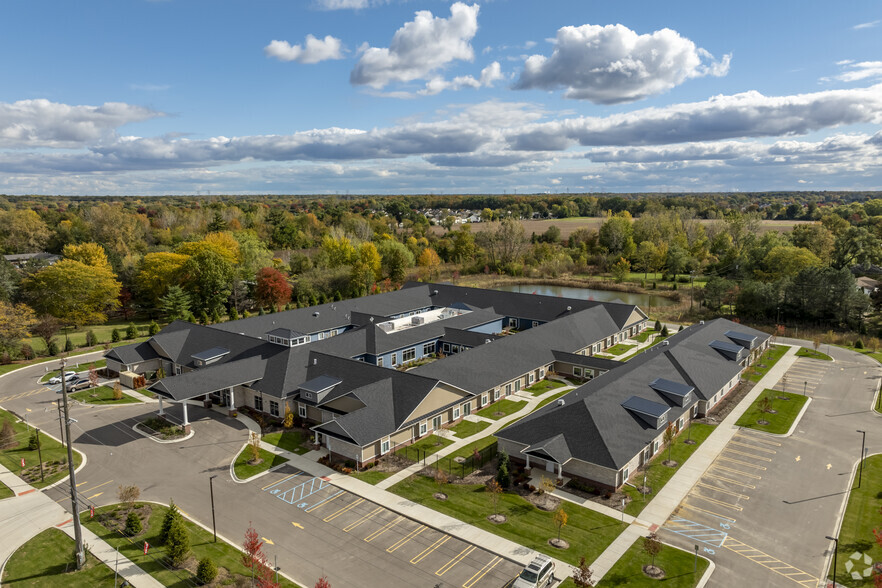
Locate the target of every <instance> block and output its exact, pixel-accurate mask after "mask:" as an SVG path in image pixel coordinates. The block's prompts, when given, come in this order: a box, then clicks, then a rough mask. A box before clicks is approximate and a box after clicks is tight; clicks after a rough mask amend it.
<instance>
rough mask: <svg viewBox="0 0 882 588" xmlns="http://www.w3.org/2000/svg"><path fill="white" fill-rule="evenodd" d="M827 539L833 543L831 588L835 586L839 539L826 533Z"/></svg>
mask: <svg viewBox="0 0 882 588" xmlns="http://www.w3.org/2000/svg"><path fill="white" fill-rule="evenodd" d="M827 539H829V540H830V541H833V542H834V543H835V545H834V547H833V588H836V552H837V551H839V539H837V538H836V537H831V536H830V535H827Z"/></svg>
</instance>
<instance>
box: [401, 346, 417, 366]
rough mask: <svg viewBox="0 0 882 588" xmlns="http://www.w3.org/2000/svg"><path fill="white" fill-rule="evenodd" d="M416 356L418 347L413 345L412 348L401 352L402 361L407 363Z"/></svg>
mask: <svg viewBox="0 0 882 588" xmlns="http://www.w3.org/2000/svg"><path fill="white" fill-rule="evenodd" d="M415 357H416V349H414V348H413V347H411V348H410V349H405V350H404V351H403V352H402V353H401V363H407V362H408V361H413V360H414V358H415Z"/></svg>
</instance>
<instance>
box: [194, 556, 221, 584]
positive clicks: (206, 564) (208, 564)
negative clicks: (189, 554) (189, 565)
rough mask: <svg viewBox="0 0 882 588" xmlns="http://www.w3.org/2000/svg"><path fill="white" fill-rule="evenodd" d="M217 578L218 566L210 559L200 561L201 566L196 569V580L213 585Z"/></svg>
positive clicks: (204, 558) (205, 558)
mask: <svg viewBox="0 0 882 588" xmlns="http://www.w3.org/2000/svg"><path fill="white" fill-rule="evenodd" d="M215 578H217V565H215V563H214V560H212V559H211V558H210V557H203V558H202V559H200V560H199V566H198V567H197V568H196V579H197V580H199V582H201V583H202V584H211V583H212V582H214V579H215Z"/></svg>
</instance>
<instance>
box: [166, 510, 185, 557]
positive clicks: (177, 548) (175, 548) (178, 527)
mask: <svg viewBox="0 0 882 588" xmlns="http://www.w3.org/2000/svg"><path fill="white" fill-rule="evenodd" d="M165 553H166V555H167V556H168V558H169V559H170V560H171V562H172V565H174V566H175V567H180V566H181V564H183V563H184V562H185V561H187V556H188V555H190V533H188V532H187V527H186V526H185V525H184V519H183V517H181V516H180V515H178V516H177V517H175V518H174V519H173V520H172V523H171V527H169V530H168V538H167V539H166V541H165Z"/></svg>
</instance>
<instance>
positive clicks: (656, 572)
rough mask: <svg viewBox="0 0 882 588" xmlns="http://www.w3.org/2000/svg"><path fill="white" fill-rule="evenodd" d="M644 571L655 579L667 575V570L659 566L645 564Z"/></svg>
mask: <svg viewBox="0 0 882 588" xmlns="http://www.w3.org/2000/svg"><path fill="white" fill-rule="evenodd" d="M643 573H644V574H646V575H647V576H649V577H650V578H652V579H653V580H661V579H662V578H664V577H665V571H664V570H663V569H661V568H660V567H658V566H643Z"/></svg>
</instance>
